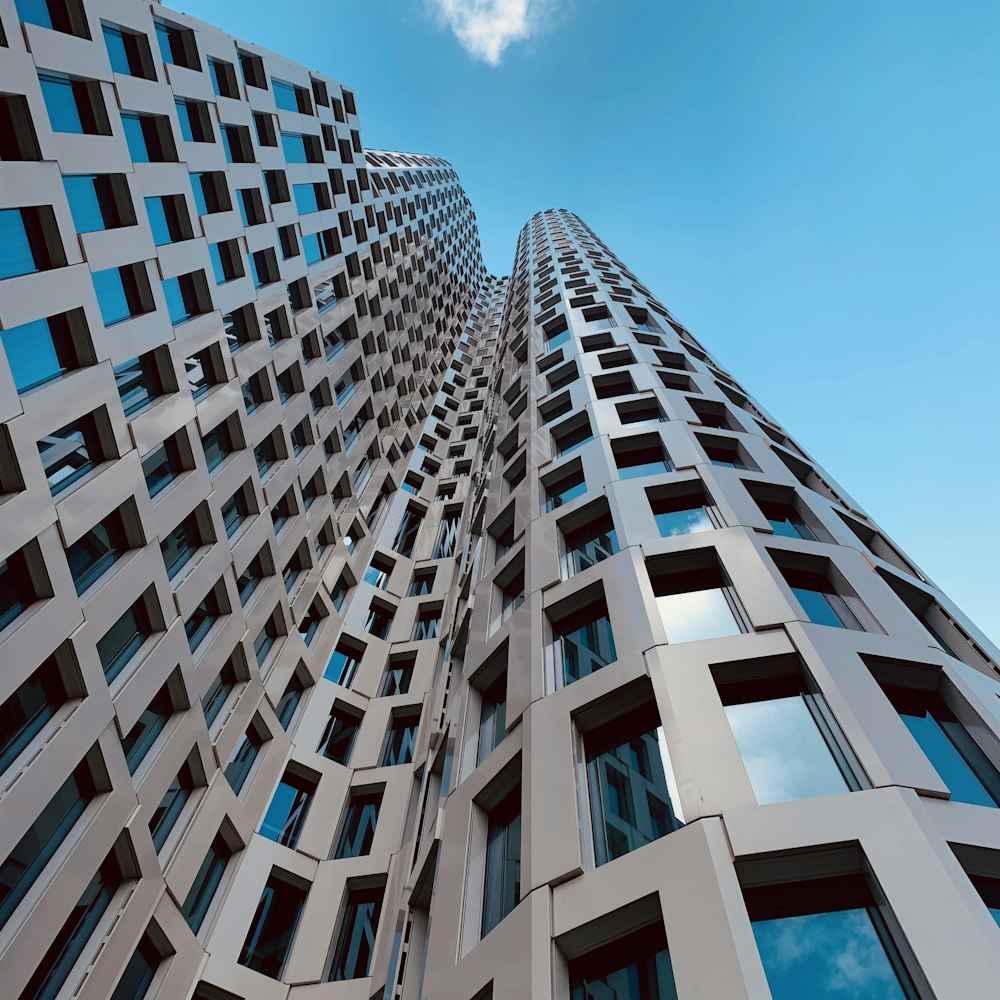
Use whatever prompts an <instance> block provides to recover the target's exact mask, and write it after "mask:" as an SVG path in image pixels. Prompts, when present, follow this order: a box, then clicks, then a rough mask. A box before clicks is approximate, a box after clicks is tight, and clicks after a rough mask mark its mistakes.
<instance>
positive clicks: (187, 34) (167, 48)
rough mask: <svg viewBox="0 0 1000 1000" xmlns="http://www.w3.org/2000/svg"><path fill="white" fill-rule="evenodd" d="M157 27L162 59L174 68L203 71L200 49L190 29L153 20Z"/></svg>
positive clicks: (157, 39)
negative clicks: (199, 56)
mask: <svg viewBox="0 0 1000 1000" xmlns="http://www.w3.org/2000/svg"><path fill="white" fill-rule="evenodd" d="M153 24H154V26H155V27H156V41H157V44H158V45H159V46H160V57H161V58H162V59H163V61H164V62H165V63H167V64H168V65H172V66H184V67H185V68H186V69H194V70H198V71H199V72H200V71H201V61H200V60H199V58H198V47H197V45H196V43H195V37H194V32H193V31H192V30H191V29H190V28H179V27H177V25H174V24H168V23H167V22H166V21H161V20H159V19H158V18H154V19H153Z"/></svg>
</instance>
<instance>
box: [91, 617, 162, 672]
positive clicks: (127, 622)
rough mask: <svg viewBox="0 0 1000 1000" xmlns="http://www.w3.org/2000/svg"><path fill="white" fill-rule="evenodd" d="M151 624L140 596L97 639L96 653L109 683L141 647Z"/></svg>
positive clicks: (148, 634)
mask: <svg viewBox="0 0 1000 1000" xmlns="http://www.w3.org/2000/svg"><path fill="white" fill-rule="evenodd" d="M152 632H153V630H152V626H151V625H150V622H149V615H148V613H147V612H146V601H145V598H144V597H140V598H139V600H137V601H136V602H135V603H134V604H133V605H132V606H131V607H130V608H129V609H128V610H127V611H126V612H125V614H123V615H122V616H121V618H119V619H118V621H116V622H115V623H114V625H112V626H111V628H110V629H108V631H107V632H106V633H105V634H104V635H103V636H102V637H101V638H100V639H98V640H97V655H98V656H99V657H100V659H101V666H102V667H103V668H104V676H105V678H106V679H107V681H108V683H109V684H110V683H111V681H113V680H114V679H115V678H116V677H117V676H118V675H119V674H120V673H121V672H122V670H123V669H124V668H125V665H126V664H127V663H128V662H129V660H131V659H132V657H133V656H135V654H136V653H137V652H139V650H140V649H141V648H142V644H143V643H144V642H145V641H146V640H147V639H148V638H149V637H150V635H152Z"/></svg>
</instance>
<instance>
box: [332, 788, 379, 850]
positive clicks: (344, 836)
mask: <svg viewBox="0 0 1000 1000" xmlns="http://www.w3.org/2000/svg"><path fill="white" fill-rule="evenodd" d="M381 806H382V792H381V791H377V792H352V793H351V798H350V802H349V803H348V806H347V811H346V812H345V814H344V819H343V820H342V822H341V825H340V836H339V837H338V838H337V847H336V850H335V851H334V853H333V856H334V857H335V858H360V857H362V856H364V855H366V854H369V853H370V852H371V849H372V841H373V840H374V839H375V826H376V824H377V823H378V813H379V809H380V808H381Z"/></svg>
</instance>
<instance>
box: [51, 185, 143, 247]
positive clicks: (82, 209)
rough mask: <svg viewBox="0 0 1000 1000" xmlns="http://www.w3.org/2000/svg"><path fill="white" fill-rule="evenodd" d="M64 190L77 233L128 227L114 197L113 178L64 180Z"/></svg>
mask: <svg viewBox="0 0 1000 1000" xmlns="http://www.w3.org/2000/svg"><path fill="white" fill-rule="evenodd" d="M63 187H64V189H65V191H66V199H67V200H68V201H69V210H70V213H71V214H72V216H73V224H74V225H75V226H76V231H77V232H78V233H94V232H97V231H99V230H102V229H114V228H117V227H118V226H124V225H126V220H125V219H124V218H123V217H122V209H121V208H119V204H118V198H117V197H116V195H115V188H114V178H113V177H112V176H111V175H110V174H81V175H76V176H72V177H64V178H63ZM124 199H125V195H124V190H123V200H124ZM128 224H131V220H129V223H128Z"/></svg>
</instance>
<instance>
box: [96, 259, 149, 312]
mask: <svg viewBox="0 0 1000 1000" xmlns="http://www.w3.org/2000/svg"><path fill="white" fill-rule="evenodd" d="M91 280H92V281H93V282H94V292H95V293H96V295H97V305H98V307H99V308H100V310H101V319H102V320H103V322H104V325H105V326H114V325H115V324H116V323H124V322H125V321H126V320H130V319H132V318H133V317H135V316H141V315H142V314H143V313H148V312H152V311H153V300H152V293H151V292H150V289H149V276H148V274H147V272H146V265H145V263H141V262H140V263H137V264H125V265H124V266H123V267H112V268H109V269H108V270H106V271H94V272H93V273H92V274H91Z"/></svg>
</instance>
